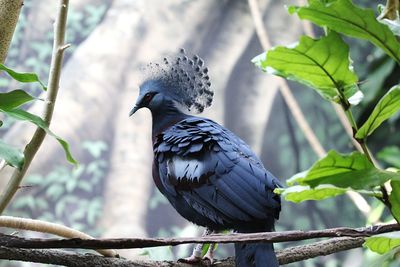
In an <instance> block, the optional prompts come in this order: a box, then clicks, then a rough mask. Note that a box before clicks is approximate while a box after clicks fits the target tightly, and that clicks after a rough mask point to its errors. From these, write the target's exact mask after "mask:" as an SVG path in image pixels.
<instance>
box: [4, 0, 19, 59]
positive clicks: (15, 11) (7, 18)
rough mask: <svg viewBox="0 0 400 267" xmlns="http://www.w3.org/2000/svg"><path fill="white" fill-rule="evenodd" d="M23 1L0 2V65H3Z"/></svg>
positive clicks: (5, 0)
mask: <svg viewBox="0 0 400 267" xmlns="http://www.w3.org/2000/svg"><path fill="white" fill-rule="evenodd" d="M22 5H23V0H18V1H16V0H0V63H4V61H5V59H6V56H7V52H8V48H9V46H10V43H11V39H12V36H13V34H14V31H15V27H16V26H17V22H18V17H19V14H20V13H21V7H22Z"/></svg>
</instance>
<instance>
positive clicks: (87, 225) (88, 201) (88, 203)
mask: <svg viewBox="0 0 400 267" xmlns="http://www.w3.org/2000/svg"><path fill="white" fill-rule="evenodd" d="M83 143H84V147H85V150H86V151H87V152H88V155H89V157H90V160H89V161H88V162H87V163H86V164H83V163H82V164H80V165H79V167H77V168H75V169H73V170H70V169H68V168H66V167H64V166H62V165H59V166H55V167H54V168H53V169H52V170H51V171H50V172H49V173H47V174H46V175H41V174H32V175H29V176H28V177H26V179H25V185H26V186H25V189H23V190H22V192H21V193H20V194H19V195H18V197H17V198H16V199H15V201H14V202H12V203H11V206H10V209H9V212H10V213H11V214H13V215H15V216H27V214H30V217H34V218H37V219H40V220H44V221H50V222H60V223H62V224H65V225H68V226H70V227H72V228H74V229H77V230H80V231H84V232H86V233H89V234H92V235H99V231H98V230H96V223H97V221H98V219H99V218H100V216H101V213H102V199H101V197H100V196H101V187H102V186H101V184H102V180H103V179H104V176H105V174H106V170H107V163H106V162H105V161H104V160H103V159H101V157H102V156H103V155H104V153H105V152H107V150H108V147H107V145H106V144H105V143H104V142H101V141H85V142H83ZM99 148H101V149H99ZM98 151H100V152H98ZM52 203H54V205H53V204H52Z"/></svg>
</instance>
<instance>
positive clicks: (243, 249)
mask: <svg viewBox="0 0 400 267" xmlns="http://www.w3.org/2000/svg"><path fill="white" fill-rule="evenodd" d="M235 262H236V266H237V267H278V266H279V263H278V259H277V258H276V255H275V251H274V245H273V244H272V243H249V244H244V243H237V244H235Z"/></svg>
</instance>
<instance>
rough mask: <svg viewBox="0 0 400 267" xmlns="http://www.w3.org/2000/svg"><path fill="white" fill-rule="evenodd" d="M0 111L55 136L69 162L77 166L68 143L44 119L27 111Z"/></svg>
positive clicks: (16, 109) (15, 109)
mask: <svg viewBox="0 0 400 267" xmlns="http://www.w3.org/2000/svg"><path fill="white" fill-rule="evenodd" d="M0 111H2V112H4V113H6V114H7V115H9V116H11V117H13V118H15V119H17V120H23V121H29V122H32V123H33V124H35V125H37V126H38V127H40V128H42V129H43V130H44V131H45V132H46V133H47V134H49V135H51V136H53V137H54V138H55V139H56V140H57V141H58V142H59V143H60V144H61V146H62V147H63V149H64V151H65V156H66V158H67V160H68V161H69V162H71V163H73V164H77V161H76V160H75V159H74V158H73V156H72V154H71V151H70V149H69V145H68V143H67V142H66V141H65V140H63V139H62V138H61V137H59V136H57V135H55V134H54V133H53V132H52V131H51V130H50V129H49V127H48V125H47V124H46V122H45V121H44V120H42V118H40V117H38V116H36V115H34V114H31V113H29V112H26V111H25V110H22V109H18V108H14V109H4V110H3V109H0Z"/></svg>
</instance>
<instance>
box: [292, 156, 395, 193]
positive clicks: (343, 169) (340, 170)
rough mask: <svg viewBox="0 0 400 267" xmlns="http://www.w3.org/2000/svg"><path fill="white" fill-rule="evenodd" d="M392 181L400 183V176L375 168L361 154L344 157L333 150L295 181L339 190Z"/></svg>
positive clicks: (368, 186) (369, 186) (371, 186)
mask: <svg viewBox="0 0 400 267" xmlns="http://www.w3.org/2000/svg"><path fill="white" fill-rule="evenodd" d="M390 179H392V180H396V181H400V174H399V173H395V172H390V171H384V170H380V169H377V168H375V167H374V165H373V164H372V163H371V162H369V160H368V159H367V157H366V156H365V155H364V154H361V153H359V152H353V153H351V154H349V155H344V154H339V153H337V152H336V151H334V150H331V151H329V152H328V154H327V155H326V156H325V157H324V158H322V159H320V160H318V161H317V162H316V163H315V164H314V165H313V166H312V167H311V168H310V170H309V171H308V172H306V173H304V175H303V177H297V178H296V180H295V181H296V182H297V183H299V184H300V185H309V186H311V187H316V186H318V185H321V184H331V185H334V186H336V187H339V188H348V187H350V188H353V189H354V190H362V189H371V188H373V187H375V186H379V185H382V184H384V183H385V182H386V181H388V180H390Z"/></svg>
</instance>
